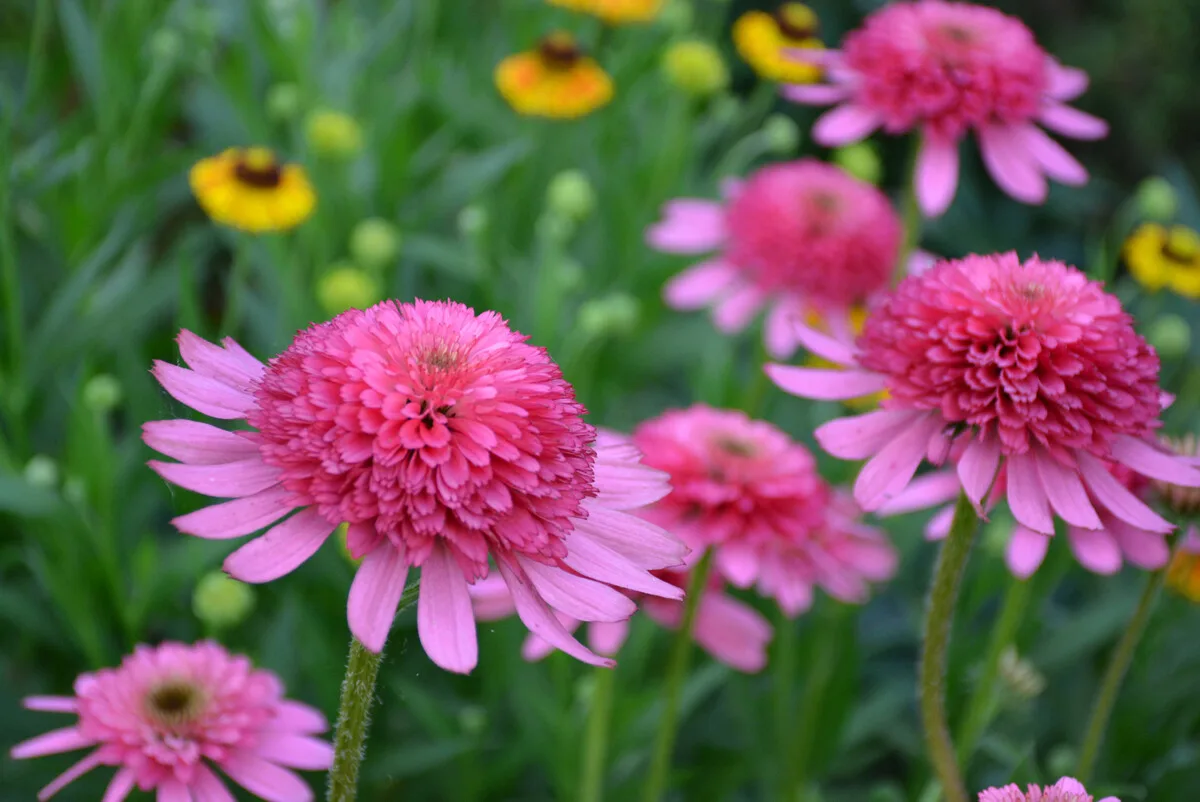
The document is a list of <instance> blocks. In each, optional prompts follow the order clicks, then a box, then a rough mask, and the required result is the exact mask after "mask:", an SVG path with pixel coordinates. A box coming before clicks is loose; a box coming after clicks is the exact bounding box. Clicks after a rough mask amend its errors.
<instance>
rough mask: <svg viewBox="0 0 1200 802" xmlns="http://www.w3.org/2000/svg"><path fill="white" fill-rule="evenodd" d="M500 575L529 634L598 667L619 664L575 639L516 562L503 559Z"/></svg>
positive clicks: (500, 563) (499, 566) (500, 565)
mask: <svg viewBox="0 0 1200 802" xmlns="http://www.w3.org/2000/svg"><path fill="white" fill-rule="evenodd" d="M496 565H497V567H498V568H499V569H500V575H501V576H503V577H504V581H505V583H506V584H507V585H508V589H509V590H510V591H511V592H512V596H513V602H514V603H515V604H516V606H517V615H518V616H519V617H520V619H521V622H522V623H523V624H525V626H526V627H528V628H529V631H530V632H532V633H533V634H535V635H537V636H538V637H540V638H541V639H542V640H544V641H546V642H547V643H549V644H550V645H551V646H553V647H555V648H556V649H558V650H560V651H563V652H566V653H567V654H569V655H571V656H572V657H574V658H576V659H577V660H582V661H583V662H585V663H590V664H591V665H594V666H605V667H607V668H611V667H612V666H614V665H616V663H615V662H614V661H613V660H611V659H610V658H607V657H601V656H599V655H597V654H594V653H592V651H591V650H589V649H588V648H587V647H586V646H584V645H583V644H582V643H580V642H579V641H577V640H575V638H574V637H572V636H571V633H569V632H567V630H566V629H565V628H564V627H563V625H562V622H560V621H559V620H558V619H557V618H556V617H555V615H554V613H553V611H551V609H550V608H549V607H547V606H546V602H544V601H543V600H542V598H541V596H539V595H538V593H537V591H536V590H534V588H533V584H532V583H531V582H530V580H529V577H528V576H527V575H526V574H525V572H524V571H523V570H522V569H521V566H520V565H519V564H517V563H515V562H513V563H510V561H509V560H507V559H504V558H501V559H499V560H498V561H497V563H496Z"/></svg>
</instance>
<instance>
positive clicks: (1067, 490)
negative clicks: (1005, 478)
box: [1010, 453, 1100, 529]
mask: <svg viewBox="0 0 1200 802" xmlns="http://www.w3.org/2000/svg"><path fill="white" fill-rule="evenodd" d="M1034 462H1035V464H1036V465H1037V469H1038V475H1039V476H1040V477H1041V483H1042V489H1043V490H1045V491H1046V498H1047V499H1049V501H1050V506H1051V507H1053V508H1054V511H1055V512H1056V513H1058V515H1059V517H1060V518H1062V519H1063V520H1064V521H1066V522H1067V523H1069V524H1073V525H1075V526H1081V527H1083V528H1084V529H1099V528H1100V516H1099V515H1097V514H1096V510H1095V509H1094V508H1093V507H1092V502H1091V501H1090V500H1088V495H1087V490H1086V489H1085V488H1084V486H1083V481H1082V480H1081V479H1080V478H1079V474H1078V473H1076V472H1075V471H1074V470H1071V469H1069V468H1067V467H1065V466H1064V465H1062V464H1061V463H1059V462H1058V461H1057V460H1055V459H1054V458H1053V457H1051V456H1050V455H1049V454H1046V453H1039V454H1038V455H1037V456H1036V457H1035V458H1034ZM1010 470H1011V469H1010Z"/></svg>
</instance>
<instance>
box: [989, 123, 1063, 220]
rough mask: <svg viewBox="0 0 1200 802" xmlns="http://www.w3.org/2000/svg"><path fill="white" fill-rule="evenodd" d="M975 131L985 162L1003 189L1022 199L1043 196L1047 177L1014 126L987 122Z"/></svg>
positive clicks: (1032, 200)
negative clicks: (986, 124)
mask: <svg viewBox="0 0 1200 802" xmlns="http://www.w3.org/2000/svg"><path fill="white" fill-rule="evenodd" d="M978 135H979V150H980V153H981V154H982V156H983V163H984V166H985V167H987V170H988V172H989V173H990V174H991V176H992V178H993V180H995V182H996V184H997V185H998V186H999V187H1000V188H1001V189H1002V190H1004V191H1005V192H1007V193H1008V194H1009V195H1011V196H1012V197H1013V198H1016V199H1017V200H1019V201H1021V202H1022V203H1031V204H1040V203H1042V202H1044V201H1045V200H1046V192H1047V189H1048V188H1047V185H1046V177H1045V176H1044V175H1043V174H1042V171H1041V169H1040V165H1039V164H1038V162H1037V160H1036V159H1035V158H1034V156H1033V155H1032V154H1031V153H1029V151H1028V150H1027V149H1026V147H1025V143H1024V139H1023V138H1022V137H1021V135H1020V132H1019V131H1018V130H1017V129H1014V128H1012V127H1010V126H1004V125H990V126H986V127H984V128H981V129H979V134H978Z"/></svg>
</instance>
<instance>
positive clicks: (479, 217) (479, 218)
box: [457, 204, 488, 237]
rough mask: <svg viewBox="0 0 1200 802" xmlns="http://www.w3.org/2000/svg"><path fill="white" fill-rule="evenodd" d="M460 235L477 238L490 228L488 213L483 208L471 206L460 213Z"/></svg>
mask: <svg viewBox="0 0 1200 802" xmlns="http://www.w3.org/2000/svg"><path fill="white" fill-rule="evenodd" d="M457 222H458V233H459V234H461V235H462V236H464V237H477V236H479V235H480V234H482V233H483V232H484V231H487V227H488V212H487V209H485V208H484V207H482V206H479V205H477V204H471V205H470V206H466V207H464V208H463V210H462V211H460V212H459V213H458V221H457Z"/></svg>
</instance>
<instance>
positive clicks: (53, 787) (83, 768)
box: [14, 750, 100, 802]
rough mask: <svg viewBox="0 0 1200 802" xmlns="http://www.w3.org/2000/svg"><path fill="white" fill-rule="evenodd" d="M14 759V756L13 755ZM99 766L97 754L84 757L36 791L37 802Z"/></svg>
mask: <svg viewBox="0 0 1200 802" xmlns="http://www.w3.org/2000/svg"><path fill="white" fill-rule="evenodd" d="M14 751H15V750H14ZM14 757H15V755H14ZM99 765H100V754H99V752H92V753H91V754H90V755H88V756H87V757H85V758H84V759H83V760H80V761H79V762H78V763H76V764H75V765H74V766H71V768H69V769H67V770H66V771H64V772H63V773H62V774H60V775H58V776H57V777H55V778H54V780H53V781H52V782H51V783H50V784H49V785H47V786H46V787H45V788H43V789H42V790H40V791H38V795H37V798H38V800H39V802H44V800H47V799H49V798H50V797H52V796H54V795H55V794H57V793H58V792H59V791H61V790H62V789H63V788H65V787H66V786H68V785H70V784H71V783H73V782H75V781H76V780H78V779H79V778H80V777H82V776H83V775H85V774H87V773H88V772H89V771H91V770H92V769H94V768H96V767H97V766H99Z"/></svg>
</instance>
